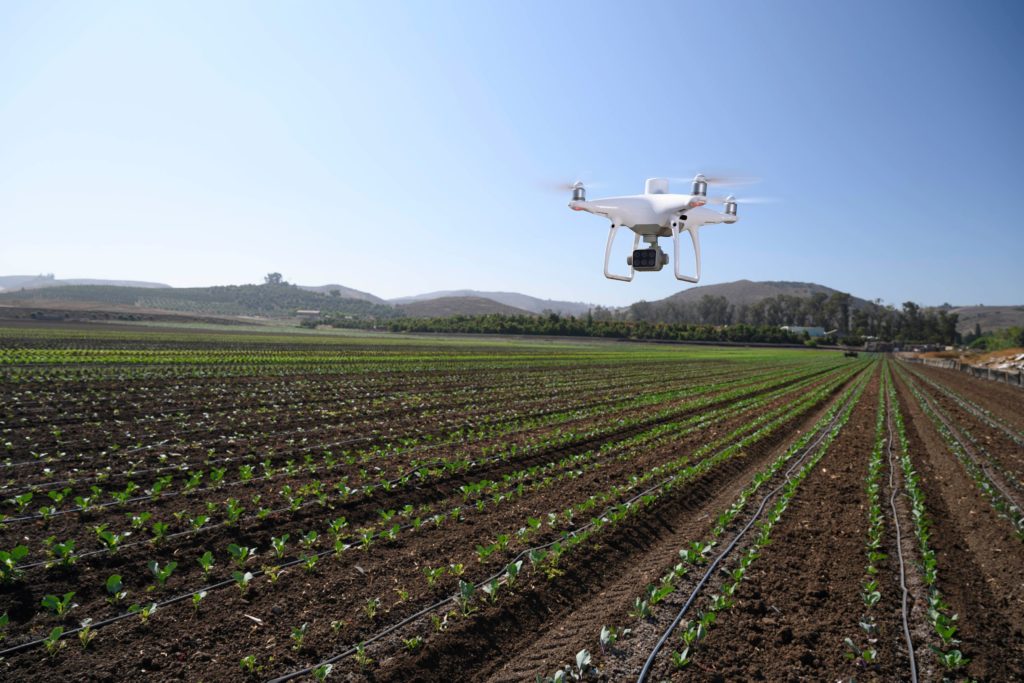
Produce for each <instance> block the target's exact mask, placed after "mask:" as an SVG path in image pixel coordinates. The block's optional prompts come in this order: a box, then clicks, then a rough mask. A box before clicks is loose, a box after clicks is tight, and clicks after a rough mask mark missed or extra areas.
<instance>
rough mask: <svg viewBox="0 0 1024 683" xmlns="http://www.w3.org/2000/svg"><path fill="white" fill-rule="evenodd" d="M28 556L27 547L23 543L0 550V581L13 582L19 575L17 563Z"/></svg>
mask: <svg viewBox="0 0 1024 683" xmlns="http://www.w3.org/2000/svg"><path fill="white" fill-rule="evenodd" d="M26 557H28V548H27V547H26V546H23V545H18V546H14V547H13V548H11V549H10V550H0V583H13V582H14V581H15V580H16V579H17V578H19V577H20V576H21V571H20V570H19V569H18V564H19V563H20V562H21V561H22V560H24V559H25V558H26Z"/></svg>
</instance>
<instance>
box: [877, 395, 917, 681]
mask: <svg viewBox="0 0 1024 683" xmlns="http://www.w3.org/2000/svg"><path fill="white" fill-rule="evenodd" d="M890 398H891V397H890V396H886V411H885V420H886V426H887V428H888V431H889V438H888V439H887V440H886V443H885V448H886V451H888V454H889V489H890V491H892V494H891V495H890V496H889V506H890V507H891V508H892V519H893V526H894V527H895V528H896V557H897V559H899V562H900V590H902V591H903V598H902V602H901V605H900V614H901V616H902V618H903V638H904V640H906V641H907V652H908V654H909V656H910V680H911V681H912V682H913V683H917V682H918V677H917V658H916V657H915V655H914V641H913V639H912V638H911V637H910V623H909V622H910V608H909V607H908V606H907V600H908V598H909V593H910V591H909V590H908V589H907V574H906V570H905V568H904V564H903V535H902V532H901V530H900V517H899V513H898V512H897V511H896V494H898V493H899V487H897V486H896V482H895V475H896V470H895V468H894V467H893V461H892V439H893V433H892V403H891V402H890Z"/></svg>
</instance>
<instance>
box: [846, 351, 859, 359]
mask: <svg viewBox="0 0 1024 683" xmlns="http://www.w3.org/2000/svg"><path fill="white" fill-rule="evenodd" d="M843 356H845V357H846V358H856V357H857V352H856V351H847V352H845V353H844V354H843Z"/></svg>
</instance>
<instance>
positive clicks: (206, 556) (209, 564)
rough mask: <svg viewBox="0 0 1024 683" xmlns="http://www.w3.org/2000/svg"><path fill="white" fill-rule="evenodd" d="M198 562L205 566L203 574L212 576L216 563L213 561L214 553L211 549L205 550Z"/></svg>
mask: <svg viewBox="0 0 1024 683" xmlns="http://www.w3.org/2000/svg"><path fill="white" fill-rule="evenodd" d="M196 562H198V563H199V566H200V567H202V568H203V576H204V577H209V576H210V570H211V569H212V568H213V564H214V563H213V553H211V552H210V551H209V550H207V551H206V552H204V553H203V554H202V555H201V556H200V557H199V558H198V559H197V560H196Z"/></svg>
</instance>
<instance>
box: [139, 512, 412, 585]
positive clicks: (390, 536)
mask: <svg viewBox="0 0 1024 683" xmlns="http://www.w3.org/2000/svg"><path fill="white" fill-rule="evenodd" d="M392 514H394V513H392ZM412 524H413V525H414V526H417V527H418V524H416V522H413V523H412ZM338 531H340V529H334V530H332V537H333V538H335V545H336V547H337V544H338V539H337V535H338ZM397 532H398V530H397V529H395V528H394V527H391V528H389V529H387V531H386V533H383V534H382V536H383V539H384V540H385V541H389V540H394V537H395V535H396V534H397ZM362 534H363V543H364V544H365V545H369V544H370V543H372V542H373V540H374V537H373V534H372V533H367V530H365V529H364V530H363V531H362ZM305 537H306V538H309V534H306V535H305ZM315 540H316V534H315V533H314V535H313V536H312V541H311V542H310V545H312V542H315ZM329 552H330V551H327V552H325V553H323V554H327V553H329ZM308 559H309V558H308V557H307V558H306V561H308ZM314 563H315V561H314ZM157 566H158V568H159V567H161V565H159V564H157ZM172 571H173V569H172ZM243 576H244V574H243ZM196 592H201V591H196Z"/></svg>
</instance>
